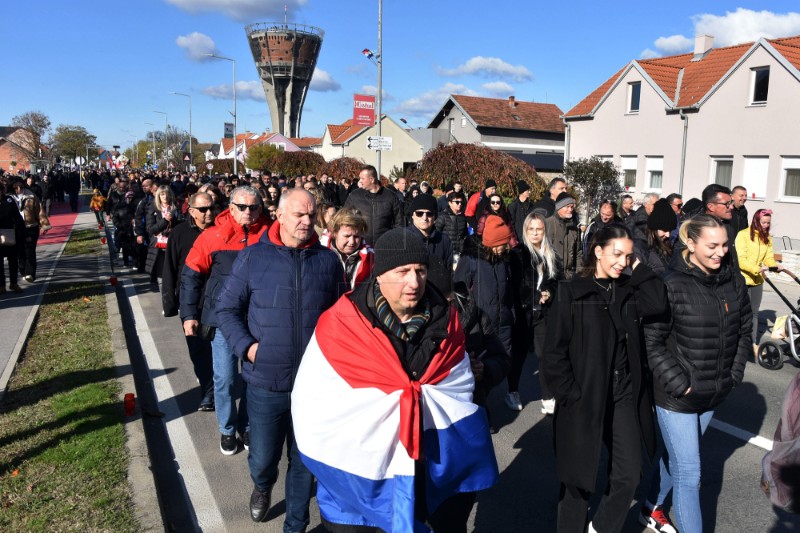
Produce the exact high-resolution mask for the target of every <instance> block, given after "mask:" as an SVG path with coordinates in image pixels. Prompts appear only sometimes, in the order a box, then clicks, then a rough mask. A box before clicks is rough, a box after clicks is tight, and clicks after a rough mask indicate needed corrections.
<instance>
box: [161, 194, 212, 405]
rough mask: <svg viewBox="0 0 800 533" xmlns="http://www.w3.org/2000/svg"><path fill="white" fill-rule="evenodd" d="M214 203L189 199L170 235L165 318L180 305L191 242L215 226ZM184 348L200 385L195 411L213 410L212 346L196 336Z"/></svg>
mask: <svg viewBox="0 0 800 533" xmlns="http://www.w3.org/2000/svg"><path fill="white" fill-rule="evenodd" d="M213 205H214V201H213V199H212V198H211V195H210V194H208V193H205V192H199V193H196V194H194V195H192V196H191V197H190V198H189V211H188V215H189V217H188V220H187V221H186V222H185V223H182V224H178V225H177V226H175V228H173V230H172V231H171V232H170V234H169V240H168V241H167V250H166V253H165V255H164V270H163V271H162V285H161V302H162V305H163V308H164V316H175V315H177V314H178V303H179V302H180V286H181V285H180V280H181V269H182V268H183V265H184V263H186V256H188V255H189V250H191V249H192V246H193V245H194V241H196V240H197V237H199V236H200V234H201V233H202V232H203V230H204V229H206V228H207V227H209V226H211V225H212V224H214V212H213V210H212V208H213ZM185 338H186V347H187V348H188V349H189V358H190V359H191V360H192V366H193V367H194V375H195V376H196V377H197V381H198V382H199V383H200V405H199V407H198V408H197V410H198V411H213V410H214V381H213V380H214V370H213V366H212V360H211V342H209V340H208V339H204V338H202V337H200V336H198V335H189V336H186V337H185Z"/></svg>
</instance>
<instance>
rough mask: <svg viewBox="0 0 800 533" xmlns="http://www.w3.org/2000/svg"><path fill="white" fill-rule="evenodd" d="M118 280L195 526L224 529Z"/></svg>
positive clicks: (137, 312) (157, 360) (146, 332)
mask: <svg viewBox="0 0 800 533" xmlns="http://www.w3.org/2000/svg"><path fill="white" fill-rule="evenodd" d="M120 282H121V283H122V284H123V286H124V287H125V294H126V295H127V296H128V300H129V301H130V303H131V310H132V311H133V318H134V322H135V323H136V334H137V335H138V336H139V343H140V344H141V346H142V351H143V352H144V356H145V359H146V360H147V366H148V367H149V369H150V370H151V375H150V379H151V380H152V382H153V388H154V389H155V391H156V397H157V398H158V403H159V409H160V410H161V412H163V413H164V415H165V416H166V418H167V420H168V422H167V423H166V425H167V433H168V434H169V440H170V442H171V444H172V450H173V452H174V453H175V461H176V462H177V463H178V465H179V468H180V473H181V475H182V476H183V480H184V485H185V486H186V490H187V492H188V493H189V499H190V501H191V502H192V506H193V507H194V512H195V515H196V516H197V522H198V525H199V527H200V529H202V530H203V531H225V530H226V528H225V523H224V521H223V519H222V512H221V511H220V509H219V506H218V505H217V501H216V499H215V498H214V494H213V492H211V485H209V483H208V478H206V474H205V471H204V470H203V465H202V464H201V463H200V460H199V458H198V456H197V450H196V449H195V447H194V443H193V442H192V437H191V435H190V434H189V428H187V427H186V423H185V422H184V420H183V415H182V414H181V412H180V409H178V402H177V401H176V400H175V392H174V391H173V390H172V385H171V384H170V382H169V379H168V378H167V374H166V373H162V374H161V375H160V376H156V377H153V375H152V371H153V370H164V362H163V361H162V359H161V354H159V353H158V348H156V343H155V340H153V336H152V335H151V334H150V329H149V328H148V326H147V321H146V319H145V316H144V311H142V306H141V304H140V303H139V297H138V296H137V294H136V289H135V288H134V287H133V285H131V284H130V283H128V282H127V281H126V280H120Z"/></svg>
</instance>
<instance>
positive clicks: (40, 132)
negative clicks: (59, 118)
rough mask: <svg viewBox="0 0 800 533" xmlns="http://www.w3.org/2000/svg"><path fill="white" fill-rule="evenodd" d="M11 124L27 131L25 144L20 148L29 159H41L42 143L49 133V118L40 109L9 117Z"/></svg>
mask: <svg viewBox="0 0 800 533" xmlns="http://www.w3.org/2000/svg"><path fill="white" fill-rule="evenodd" d="M11 125H12V126H15V127H17V128H22V129H24V130H25V131H27V132H28V133H29V135H28V143H27V146H22V149H23V150H25V151H26V152H27V153H26V155H27V156H28V159H29V160H34V159H42V158H43V156H42V152H41V148H42V143H43V142H44V138H45V136H46V135H48V134H49V133H50V118H49V117H48V116H47V115H45V114H44V113H42V112H41V111H28V112H27V113H23V114H21V115H17V116H16V117H14V118H12V119H11Z"/></svg>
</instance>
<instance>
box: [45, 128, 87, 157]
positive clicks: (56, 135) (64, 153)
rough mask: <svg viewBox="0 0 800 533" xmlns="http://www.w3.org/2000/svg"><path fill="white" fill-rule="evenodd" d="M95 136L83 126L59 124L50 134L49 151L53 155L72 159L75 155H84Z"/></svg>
mask: <svg viewBox="0 0 800 533" xmlns="http://www.w3.org/2000/svg"><path fill="white" fill-rule="evenodd" d="M96 142H97V137H96V136H94V135H92V134H91V133H89V132H88V131H86V128H84V127H83V126H70V125H68V124H59V125H58V127H56V131H55V132H53V134H52V135H51V136H50V151H51V153H52V154H53V156H54V157H59V156H60V157H63V158H66V159H73V158H74V157H75V156H84V157H86V148H87V147H92V146H94V144H95V143H96Z"/></svg>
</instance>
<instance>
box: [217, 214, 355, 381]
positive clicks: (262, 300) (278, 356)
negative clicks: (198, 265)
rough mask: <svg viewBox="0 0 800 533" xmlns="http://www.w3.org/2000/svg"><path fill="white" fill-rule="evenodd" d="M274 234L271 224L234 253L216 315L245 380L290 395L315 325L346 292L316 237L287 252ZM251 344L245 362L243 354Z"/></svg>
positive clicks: (338, 266)
mask: <svg viewBox="0 0 800 533" xmlns="http://www.w3.org/2000/svg"><path fill="white" fill-rule="evenodd" d="M279 229H280V224H277V223H275V224H273V225H272V227H271V228H270V231H268V232H266V233H265V235H262V237H261V240H260V242H259V243H258V244H256V245H254V246H250V247H248V248H245V249H244V250H242V251H241V252H239V255H238V256H237V257H236V261H235V262H234V263H233V268H232V269H231V273H230V276H229V277H228V279H227V280H226V282H225V285H224V286H223V288H222V291H221V292H220V294H219V297H218V299H217V304H216V307H215V310H216V314H217V320H218V321H219V323H220V329H221V330H222V334H223V335H224V336H225V340H226V341H227V343H228V346H230V348H231V350H232V351H233V353H234V354H235V355H236V356H237V357H239V358H240V359H242V360H243V366H242V368H243V371H242V374H243V376H244V380H245V381H246V382H247V383H248V384H249V385H252V386H255V387H259V388H263V389H267V390H269V391H272V392H289V391H291V390H292V386H293V384H294V378H295V376H296V375H297V369H298V367H299V366H300V360H301V358H302V356H303V353H304V352H305V350H306V346H307V345H308V342H309V340H311V335H312V333H314V328H315V327H316V326H317V320H318V319H319V317H320V315H321V314H322V313H323V312H324V311H325V310H327V309H328V308H329V307H330V306H332V305H333V304H334V303H335V302H336V300H337V299H338V297H339V296H340V295H341V294H343V293H344V292H346V291H347V290H348V287H347V285H346V283H345V281H344V271H343V270H342V263H341V261H339V258H338V257H336V254H335V252H333V251H331V250H329V249H327V248H325V247H324V246H322V245H321V244H319V242H318V241H317V237H316V235H314V236H313V244H312V245H311V246H308V247H306V248H289V247H287V246H284V245H282V244H277V243H280V237H279ZM343 333H345V332H343ZM256 342H258V343H259V344H258V351H257V352H256V361H255V363H250V362H249V361H248V360H247V357H246V355H247V350H248V349H249V348H250V346H251V345H252V344H253V343H256Z"/></svg>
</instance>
